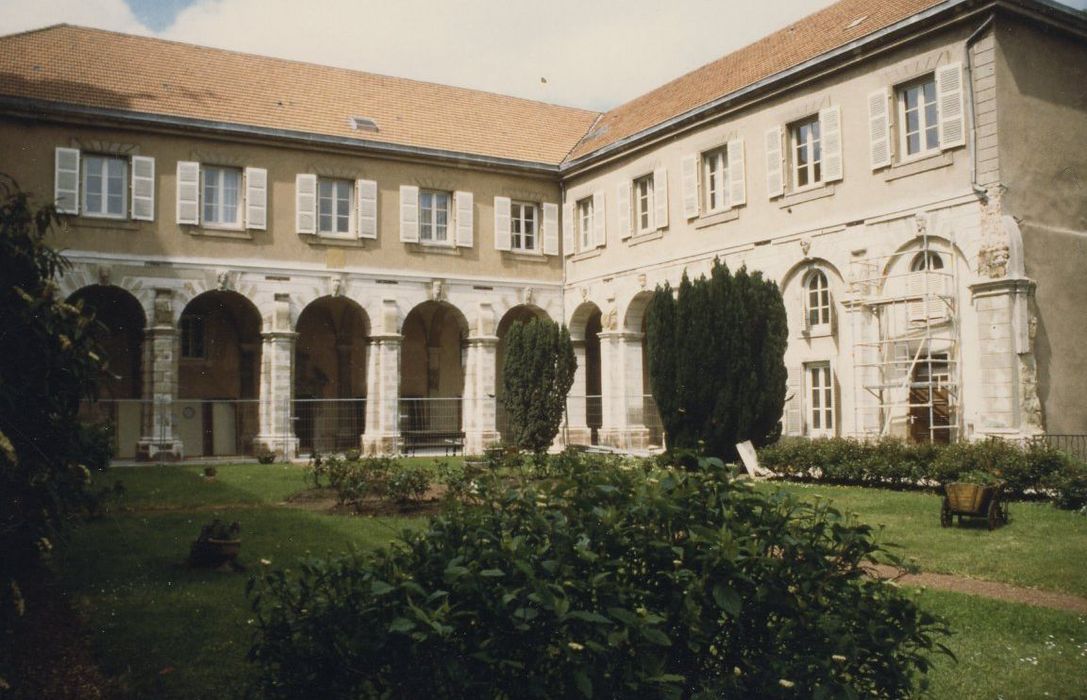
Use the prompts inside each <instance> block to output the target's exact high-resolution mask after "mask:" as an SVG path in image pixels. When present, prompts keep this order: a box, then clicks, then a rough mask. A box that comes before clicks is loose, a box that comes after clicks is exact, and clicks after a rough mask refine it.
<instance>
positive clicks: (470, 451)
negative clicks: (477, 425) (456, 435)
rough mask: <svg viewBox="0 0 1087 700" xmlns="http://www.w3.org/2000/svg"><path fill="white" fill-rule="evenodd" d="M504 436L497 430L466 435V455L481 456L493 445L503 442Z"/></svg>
mask: <svg viewBox="0 0 1087 700" xmlns="http://www.w3.org/2000/svg"><path fill="white" fill-rule="evenodd" d="M501 441H502V435H501V434H500V433H499V432H498V431H497V430H480V431H475V432H470V433H465V434H464V454H466V455H481V454H483V451H484V450H485V449H487V448H488V447H490V446H491V445H493V444H495V443H497V442H501Z"/></svg>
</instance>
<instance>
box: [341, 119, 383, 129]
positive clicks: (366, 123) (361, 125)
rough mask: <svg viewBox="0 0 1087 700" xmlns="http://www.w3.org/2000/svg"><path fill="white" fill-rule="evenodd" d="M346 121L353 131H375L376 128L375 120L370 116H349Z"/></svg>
mask: <svg viewBox="0 0 1087 700" xmlns="http://www.w3.org/2000/svg"><path fill="white" fill-rule="evenodd" d="M348 121H349V122H350V123H351V128H352V129H354V130H355V131H373V132H375V133H376V132H377V130H378V128H377V122H375V121H374V120H373V119H371V118H370V117H351V118H350V119H349V120H348Z"/></svg>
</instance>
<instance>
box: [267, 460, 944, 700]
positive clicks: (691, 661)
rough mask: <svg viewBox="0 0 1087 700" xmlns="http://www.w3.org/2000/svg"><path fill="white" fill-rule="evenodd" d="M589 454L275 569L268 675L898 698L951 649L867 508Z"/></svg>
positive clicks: (326, 688) (301, 693)
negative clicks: (868, 569)
mask: <svg viewBox="0 0 1087 700" xmlns="http://www.w3.org/2000/svg"><path fill="white" fill-rule="evenodd" d="M589 461H590V460H586V461H574V460H566V461H565V462H563V464H564V465H565V467H566V468H565V471H564V473H563V474H561V475H560V476H557V477H556V478H554V479H551V480H545V481H536V482H527V481H526V482H523V483H517V484H514V485H512V486H509V485H507V486H504V487H493V486H492V487H489V488H485V489H482V490H481V493H482V494H483V495H482V496H481V497H480V501H479V502H480V505H478V506H474V507H454V508H453V509H452V510H450V511H448V512H446V513H444V514H442V515H439V516H436V517H435V518H433V519H432V520H431V521H430V523H429V526H428V528H427V529H426V531H424V532H416V533H405V534H404V536H403V537H404V539H403V540H402V541H401V542H400V543H398V544H397V545H394V546H393V547H392V548H391V549H388V550H380V551H377V552H367V553H353V554H350V555H348V556H345V557H341V558H336V559H332V560H318V559H311V560H307V561H304V562H302V563H301V565H300V566H299V568H298V569H297V570H296V571H283V570H265V571H263V572H262V573H261V574H260V575H258V576H257V577H256V578H255V579H254V580H253V581H252V582H251V584H250V596H251V601H252V605H253V608H254V611H255V613H256V615H255V617H256V620H257V626H258V627H257V629H258V634H257V638H256V640H255V643H254V646H253V647H252V649H251V650H250V659H251V660H252V661H253V662H255V663H256V665H257V666H258V668H259V681H258V687H257V688H255V689H254V690H255V692H256V693H257V694H259V695H260V696H262V697H269V698H276V697H311V696H312V697H388V698H423V697H425V698H467V697H487V698H491V697H505V698H552V697H563V698H569V697H598V698H620V697H621V698H661V697H665V698H679V697H691V698H718V697H845V696H849V697H857V696H862V695H863V696H866V697H901V696H903V695H905V694H907V693H908V692H909V691H910V689H911V687H912V686H913V685H914V684H915V682H916V680H917V672H924V671H926V670H927V669H928V668H929V664H930V661H929V655H930V653H932V652H933V651H935V650H938V649H940V645H939V644H938V641H937V640H938V638H939V637H940V636H941V635H942V634H943V633H945V632H946V627H945V626H944V625H943V623H942V622H940V621H938V620H936V619H935V618H933V617H932V616H931V615H929V614H928V613H926V612H924V611H922V610H920V609H919V608H918V607H917V605H916V604H915V603H914V602H913V600H912V598H911V597H909V596H908V595H907V594H906V593H904V592H903V591H901V590H900V589H898V588H897V587H894V586H891V585H887V584H886V583H883V582H880V581H877V580H875V579H872V578H871V577H869V576H868V575H866V574H865V572H864V570H863V566H864V565H865V564H866V563H867V562H870V561H872V559H873V557H874V555H876V554H877V553H880V554H881V556H886V554H885V553H884V552H883V550H882V549H881V548H880V547H879V546H877V544H875V542H874V541H873V538H872V533H871V530H870V528H869V527H868V526H866V525H861V524H857V523H855V522H853V521H852V520H850V519H849V518H848V517H846V516H843V515H842V514H841V513H839V512H838V511H836V510H834V509H833V508H831V507H829V506H828V505H827V504H825V503H823V504H808V503H802V502H799V501H797V500H795V499H794V498H793V497H791V496H789V495H787V494H784V493H780V492H779V493H773V494H765V493H761V492H759V491H756V490H754V489H753V488H752V487H751V486H750V485H747V484H745V483H743V482H735V481H732V480H731V478H730V476H729V473H728V471H727V470H726V469H725V467H724V466H723V465H722V464H721V463H720V462H719V461H717V460H713V461H706V462H705V463H704V464H703V465H702V467H701V468H700V469H699V470H696V471H692V472H676V471H667V470H660V469H657V468H654V467H649V466H648V465H647V463H645V462H641V463H638V464H637V465H635V466H638V467H641V468H630V466H631V465H626V464H615V463H612V462H608V461H592V466H588V464H587V463H588V462H589ZM645 469H649V471H648V472H647V471H645ZM492 481H493V480H492ZM892 559H893V557H892Z"/></svg>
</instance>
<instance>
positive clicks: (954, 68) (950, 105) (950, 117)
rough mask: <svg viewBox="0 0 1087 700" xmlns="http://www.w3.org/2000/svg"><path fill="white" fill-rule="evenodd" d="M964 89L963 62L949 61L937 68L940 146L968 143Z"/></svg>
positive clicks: (946, 146)
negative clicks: (964, 117)
mask: <svg viewBox="0 0 1087 700" xmlns="http://www.w3.org/2000/svg"><path fill="white" fill-rule="evenodd" d="M962 90H963V85H962V64H961V63H949V64H947V65H946V66H940V67H939V68H937V69H936V104H937V108H938V109H939V110H940V148H952V147H954V146H961V145H963V144H964V143H966V125H965V124H964V122H963V106H962Z"/></svg>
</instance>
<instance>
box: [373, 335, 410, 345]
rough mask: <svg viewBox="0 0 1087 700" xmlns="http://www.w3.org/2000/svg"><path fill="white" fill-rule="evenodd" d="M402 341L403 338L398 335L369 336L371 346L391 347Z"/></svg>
mask: <svg viewBox="0 0 1087 700" xmlns="http://www.w3.org/2000/svg"><path fill="white" fill-rule="evenodd" d="M403 339H404V336H402V335H400V334H399V333H378V334H376V335H371V336H370V344H371V345H391V344H394V343H396V344H399V343H400V341H402V340H403Z"/></svg>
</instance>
